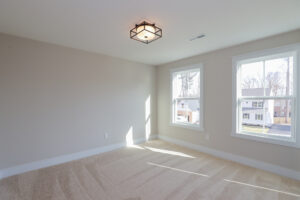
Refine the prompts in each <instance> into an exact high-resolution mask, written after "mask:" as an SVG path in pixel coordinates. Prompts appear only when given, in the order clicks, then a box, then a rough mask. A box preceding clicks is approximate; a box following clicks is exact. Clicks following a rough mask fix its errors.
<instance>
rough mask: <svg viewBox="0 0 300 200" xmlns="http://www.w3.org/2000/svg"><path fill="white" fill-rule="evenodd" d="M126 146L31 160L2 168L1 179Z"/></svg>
mask: <svg viewBox="0 0 300 200" xmlns="http://www.w3.org/2000/svg"><path fill="white" fill-rule="evenodd" d="M156 138H157V135H152V136H151V137H150V139H156ZM145 141H146V139H145V138H140V139H136V140H134V144H139V143H143V142H145ZM125 146H127V144H126V142H122V143H118V144H112V145H108V146H103V147H98V148H95V149H90V150H86V151H81V152H77V153H72V154H68V155H62V156H58V157H54V158H49V159H44V160H39V161H35V162H31V163H26V164H22V165H18V166H14V167H10V168H6V169H1V170H0V180H1V179H3V178H6V177H9V176H13V175H17V174H22V173H25V172H28V171H33V170H37V169H41V168H45V167H50V166H54V165H58V164H62V163H66V162H70V161H73V160H78V159H81V158H85V157H89V156H93V155H97V154H100V153H104V152H108V151H112V150H115V149H119V148H122V147H125Z"/></svg>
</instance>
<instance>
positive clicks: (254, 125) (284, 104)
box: [241, 99, 291, 137]
mask: <svg viewBox="0 0 300 200" xmlns="http://www.w3.org/2000/svg"><path fill="white" fill-rule="evenodd" d="M260 104H261V105H263V106H262V107H260V106H257V107H255V106H253V105H260ZM241 112H242V119H241V129H242V132H248V133H249V132H250V133H263V134H266V135H270V136H274V135H276V136H285V137H290V136H291V101H290V100H288V99H272V100H247V101H246V100H243V101H242V102H241Z"/></svg>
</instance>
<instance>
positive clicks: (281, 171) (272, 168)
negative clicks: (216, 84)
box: [158, 135, 300, 181]
mask: <svg viewBox="0 0 300 200" xmlns="http://www.w3.org/2000/svg"><path fill="white" fill-rule="evenodd" d="M158 138H159V139H161V140H164V141H167V142H170V143H174V144H177V145H179V146H183V147H187V148H190V149H194V150H196V151H200V152H203V153H207V154H210V155H213V156H216V157H219V158H223V159H226V160H231V161H234V162H237V163H241V164H244V165H247V166H250V167H254V168H258V169H262V170H265V171H269V172H272V173H275V174H278V175H281V176H285V177H288V178H292V179H296V180H299V181H300V172H299V171H295V170H291V169H288V168H284V167H280V166H277V165H273V164H270V163H266V162H262V161H258V160H253V159H250V158H245V157H242V156H238V155H234V154H231V153H226V152H223V151H218V150H215V149H211V148H208V147H204V146H201V145H196V144H191V143H188V142H185V141H182V140H178V139H175V138H171V137H168V136H164V135H158Z"/></svg>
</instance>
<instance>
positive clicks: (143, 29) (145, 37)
mask: <svg viewBox="0 0 300 200" xmlns="http://www.w3.org/2000/svg"><path fill="white" fill-rule="evenodd" d="M161 37H162V30H161V28H158V27H157V26H155V24H151V23H148V22H146V21H143V22H142V23H140V24H136V25H135V27H134V28H133V29H131V30H130V38H131V39H134V40H137V41H140V42H143V43H145V44H149V43H150V42H153V41H154V40H157V39H159V38H161Z"/></svg>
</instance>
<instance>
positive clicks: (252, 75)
mask: <svg viewBox="0 0 300 200" xmlns="http://www.w3.org/2000/svg"><path fill="white" fill-rule="evenodd" d="M240 70H241V86H240V88H241V90H242V91H241V94H242V96H264V89H263V62H254V63H249V64H243V65H241V68H240Z"/></svg>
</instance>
